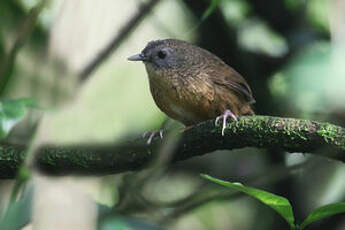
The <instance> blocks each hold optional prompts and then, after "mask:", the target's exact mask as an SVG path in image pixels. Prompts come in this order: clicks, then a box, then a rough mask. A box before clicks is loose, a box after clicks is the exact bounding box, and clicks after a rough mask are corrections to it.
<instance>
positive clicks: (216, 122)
mask: <svg viewBox="0 0 345 230" xmlns="http://www.w3.org/2000/svg"><path fill="white" fill-rule="evenodd" d="M228 117H230V118H232V119H233V120H234V121H237V117H236V115H235V114H233V113H232V112H231V111H230V110H229V109H227V110H225V112H224V114H223V115H220V116H218V117H217V118H216V121H215V125H217V124H218V121H219V120H220V119H221V118H223V127H222V136H224V130H225V128H226V120H227V118H228Z"/></svg>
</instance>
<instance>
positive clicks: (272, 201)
mask: <svg viewBox="0 0 345 230" xmlns="http://www.w3.org/2000/svg"><path fill="white" fill-rule="evenodd" d="M201 176H202V177H203V178H205V179H207V180H210V181H212V182H215V183H217V184H220V185H223V186H225V187H228V188H232V189H235V190H237V191H240V192H243V193H245V194H247V195H249V196H251V197H253V198H255V199H258V200H259V201H261V202H262V203H264V204H265V205H267V206H269V207H271V208H272V209H274V210H275V211H276V212H278V213H279V215H281V216H282V217H283V218H284V219H285V220H286V222H288V224H289V225H290V227H291V229H295V228H296V227H295V224H294V222H295V218H294V216H293V212H292V207H291V204H290V202H289V201H288V200H287V199H286V198H285V197H281V196H277V195H275V194H272V193H269V192H266V191H262V190H259V189H255V188H250V187H246V186H244V185H242V184H240V183H231V182H227V181H223V180H219V179H216V178H214V177H211V176H209V175H205V174H201Z"/></svg>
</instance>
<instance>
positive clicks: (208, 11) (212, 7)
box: [201, 0, 220, 21]
mask: <svg viewBox="0 0 345 230" xmlns="http://www.w3.org/2000/svg"><path fill="white" fill-rule="evenodd" d="M219 2H220V0H211V3H210V5H209V7H208V8H207V9H206V10H205V12H204V13H203V14H202V16H201V21H204V20H205V19H206V18H208V17H209V16H210V15H211V14H212V13H213V11H214V10H215V9H216V8H217V6H218V4H219Z"/></svg>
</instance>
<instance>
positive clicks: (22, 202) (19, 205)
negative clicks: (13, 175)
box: [0, 184, 34, 230]
mask: <svg viewBox="0 0 345 230" xmlns="http://www.w3.org/2000/svg"><path fill="white" fill-rule="evenodd" d="M33 189H34V188H33V186H32V184H27V185H26V187H25V189H24V191H23V193H22V194H21V197H20V198H19V199H18V200H16V201H12V202H10V203H9V204H8V207H7V209H6V212H5V213H1V215H0V226H1V229H3V230H20V229H22V228H23V227H24V226H26V225H28V224H29V223H30V221H31V219H32V205H33V202H32V199H33V192H34V191H33Z"/></svg>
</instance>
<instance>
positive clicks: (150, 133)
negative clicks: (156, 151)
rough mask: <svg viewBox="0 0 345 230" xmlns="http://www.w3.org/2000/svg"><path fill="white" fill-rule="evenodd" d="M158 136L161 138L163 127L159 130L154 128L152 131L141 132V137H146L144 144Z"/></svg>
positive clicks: (149, 142)
mask: <svg viewBox="0 0 345 230" xmlns="http://www.w3.org/2000/svg"><path fill="white" fill-rule="evenodd" d="M158 134H159V136H160V138H161V139H163V129H160V130H154V131H146V132H144V133H143V138H146V137H148V138H147V141H146V144H148V145H149V144H151V142H152V139H153V138H154V137H155V136H156V135H158Z"/></svg>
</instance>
